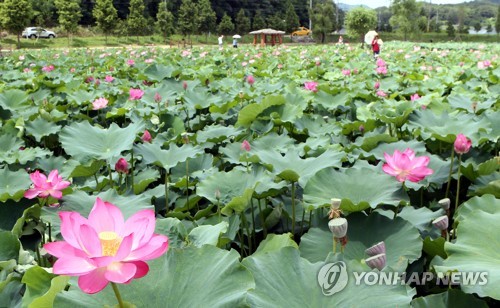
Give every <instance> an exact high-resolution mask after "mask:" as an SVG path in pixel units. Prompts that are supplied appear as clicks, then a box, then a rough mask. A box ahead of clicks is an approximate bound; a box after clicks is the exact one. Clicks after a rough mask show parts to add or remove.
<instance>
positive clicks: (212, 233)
mask: <svg viewBox="0 0 500 308" xmlns="http://www.w3.org/2000/svg"><path fill="white" fill-rule="evenodd" d="M228 227H229V223H228V222H226V221H222V222H220V223H218V224H216V225H213V226H211V225H202V226H198V227H196V228H194V229H193V230H191V232H189V241H190V242H191V243H192V244H193V245H194V246H196V247H202V246H203V245H212V246H216V245H217V243H218V242H219V239H220V237H221V236H222V234H224V233H226V231H227V228H228Z"/></svg>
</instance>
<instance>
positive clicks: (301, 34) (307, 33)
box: [292, 27, 311, 36]
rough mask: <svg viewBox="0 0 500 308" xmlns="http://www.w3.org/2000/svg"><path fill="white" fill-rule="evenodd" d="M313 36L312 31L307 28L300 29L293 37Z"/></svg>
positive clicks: (294, 32) (293, 33)
mask: <svg viewBox="0 0 500 308" xmlns="http://www.w3.org/2000/svg"><path fill="white" fill-rule="evenodd" d="M309 34H311V30H309V29H307V28H306V27H299V28H298V29H297V31H293V32H292V36H305V35H309Z"/></svg>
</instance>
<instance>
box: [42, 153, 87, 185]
mask: <svg viewBox="0 0 500 308" xmlns="http://www.w3.org/2000/svg"><path fill="white" fill-rule="evenodd" d="M79 167H83V166H80V163H79V162H78V161H76V160H74V159H66V158H64V157H61V156H53V155H51V156H50V157H44V158H40V159H38V160H37V163H36V168H37V169H40V170H43V171H44V172H46V173H50V171H52V170H58V171H59V175H60V176H62V177H63V178H64V179H69V178H71V177H74V176H83V175H75V174H74V170H75V169H76V168H79ZM80 170H81V169H80ZM76 174H78V173H76ZM91 175H93V174H91ZM88 176H90V175H88Z"/></svg>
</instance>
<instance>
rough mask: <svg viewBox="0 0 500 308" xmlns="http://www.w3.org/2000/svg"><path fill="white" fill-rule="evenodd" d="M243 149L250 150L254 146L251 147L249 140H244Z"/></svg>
mask: <svg viewBox="0 0 500 308" xmlns="http://www.w3.org/2000/svg"><path fill="white" fill-rule="evenodd" d="M241 149H242V150H244V151H247V152H249V151H250V150H251V149H252V148H251V147H250V143H249V142H248V141H247V140H243V142H242V143H241Z"/></svg>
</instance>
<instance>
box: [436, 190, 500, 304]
mask: <svg viewBox="0 0 500 308" xmlns="http://www.w3.org/2000/svg"><path fill="white" fill-rule="evenodd" d="M499 219H500V200H499V199H496V198H495V197H493V196H492V195H484V196H482V197H474V198H472V199H470V200H469V201H467V202H465V203H463V204H462V205H461V206H460V207H459V208H458V212H457V214H456V222H458V227H457V229H456V232H457V240H456V241H455V242H446V243H445V245H444V249H445V251H446V254H447V255H448V258H446V259H445V260H444V261H443V264H442V265H441V266H434V268H435V269H436V271H437V272H441V273H446V272H453V271H459V272H461V273H480V272H487V273H488V277H487V279H488V282H487V283H486V284H484V285H481V284H479V283H476V284H474V283H470V284H467V283H464V284H461V286H460V288H461V289H462V291H464V292H465V293H469V294H471V293H476V294H478V295H479V296H481V297H485V296H489V297H491V298H494V299H496V300H500V289H499V288H498V285H499V284H500V266H499V260H500V250H499V249H498V245H496V243H498V239H499V238H500V229H498V228H493V227H492V226H496V225H497V223H498V221H499Z"/></svg>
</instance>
